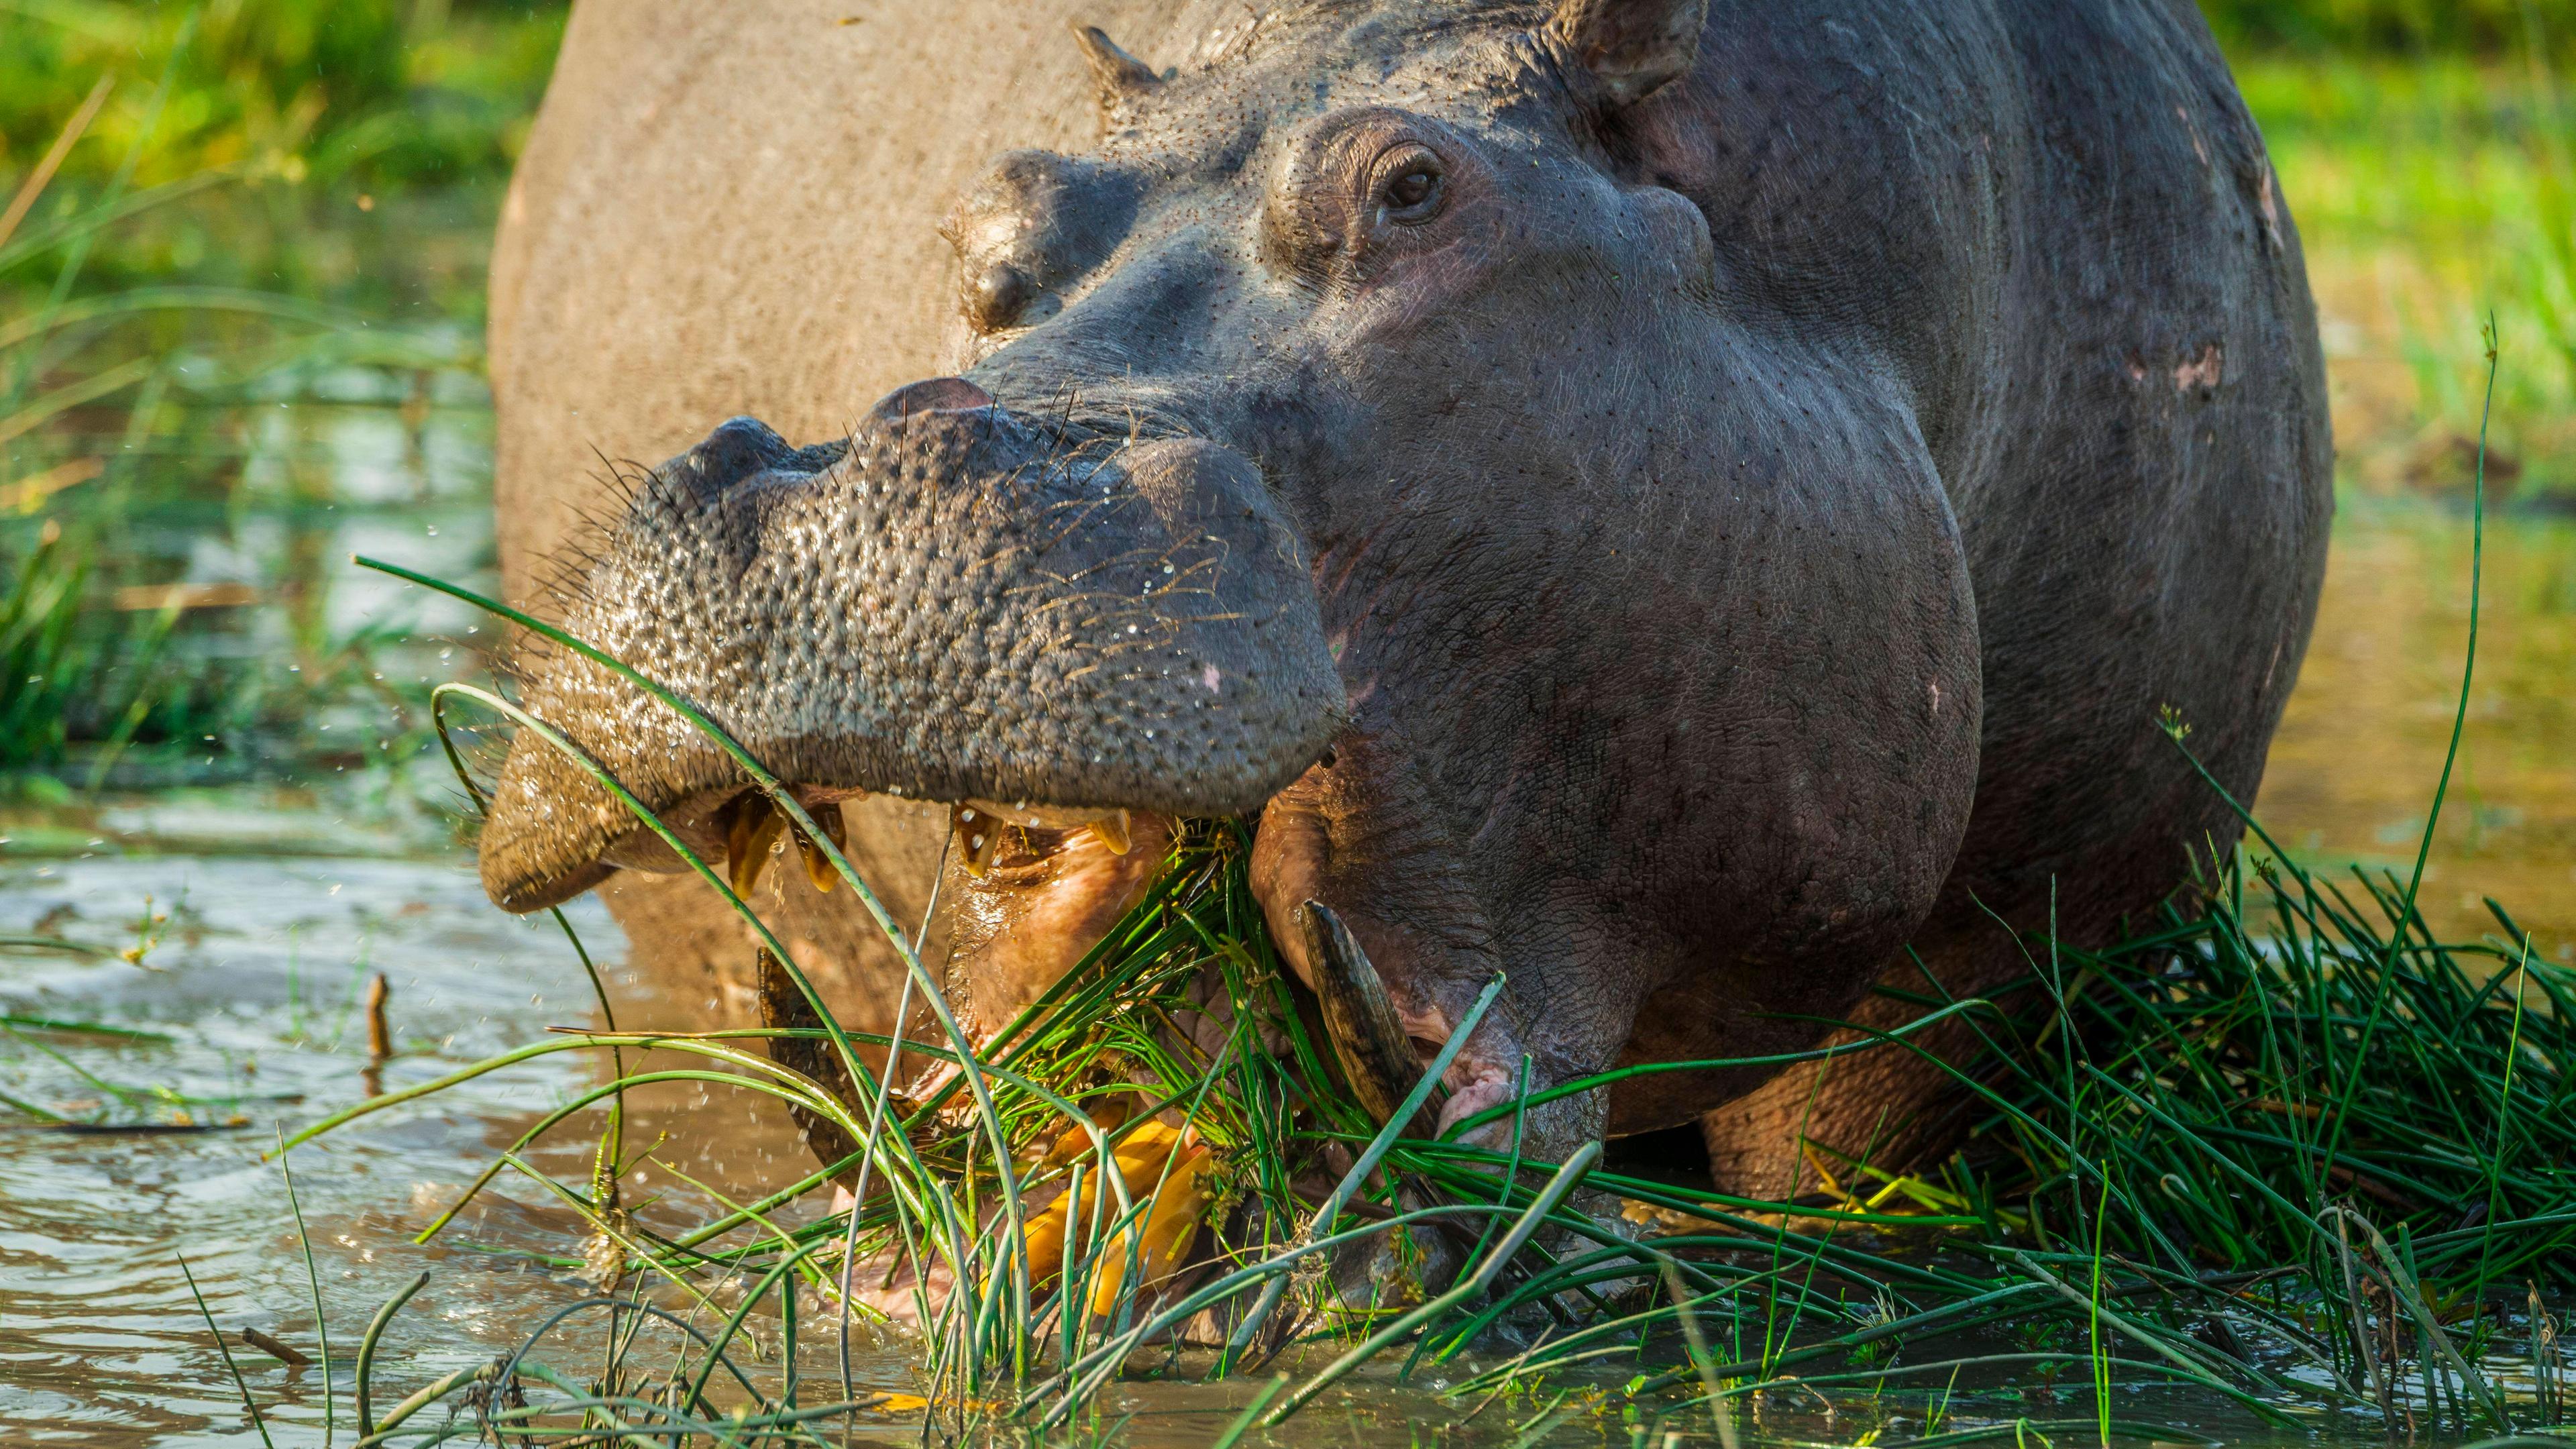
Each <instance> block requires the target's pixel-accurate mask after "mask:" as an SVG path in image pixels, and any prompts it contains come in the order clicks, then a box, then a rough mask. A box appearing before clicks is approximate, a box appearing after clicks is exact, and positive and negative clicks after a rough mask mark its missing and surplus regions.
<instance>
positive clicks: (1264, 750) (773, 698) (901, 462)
mask: <svg viewBox="0 0 2576 1449" xmlns="http://www.w3.org/2000/svg"><path fill="white" fill-rule="evenodd" d="M590 553H591V560H590V562H589V567H588V569H587V572H586V574H585V575H584V576H583V577H582V578H581V579H580V580H579V587H578V588H577V589H575V590H574V591H573V592H572V596H571V597H570V598H569V599H568V601H567V603H568V607H567V608H566V611H565V613H566V626H567V627H568V628H569V630H570V631H571V632H572V633H573V634H575V635H576V636H578V637H580V638H583V639H585V640H587V641H589V642H590V643H592V644H594V645H596V646H597V647H599V648H600V649H602V650H604V651H605V652H607V653H609V654H610V655H613V656H615V657H616V658H619V659H621V660H623V661H625V662H626V663H628V664H629V665H631V666H633V667H634V668H635V669H637V670H638V671H640V672H641V673H643V674H644V675H645V676H646V677H648V678H650V679H653V680H655V681H657V682H658V683H660V684H662V685H663V686H664V687H666V688H668V689H670V690H672V691H674V692H675V693H677V694H678V695H679V696H680V697H682V698H684V699H686V700H688V701H689V702H690V703H691V704H693V705H694V706H695V707H696V708H697V709H699V710H700V711H701V712H703V713H704V714H705V715H707V717H708V718H710V719H711V720H713V721H715V722H716V723H717V724H718V725H720V726H721V727H722V728H723V729H724V730H726V731H727V732H728V733H729V734H731V735H732V736H733V737H734V738H735V739H736V740H738V741H740V742H741V743H742V744H743V746H744V747H745V748H747V749H748V750H750V752H751V753H752V754H753V756H754V757H756V758H757V759H759V760H760V761H761V762H762V763H763V764H764V765H765V766H767V767H768V768H769V769H770V770H771V771H773V772H774V773H776V774H777V775H778V776H779V777H780V778H782V779H785V780H789V781H792V782H794V783H796V784H797V785H798V786H799V787H800V789H801V790H803V791H804V792H805V793H806V794H807V795H808V797H809V798H812V799H818V800H830V799H837V798H842V797H846V796H849V795H853V794H859V793H870V794H886V795H899V796H906V797H910V798H913V799H918V800H931V801H952V802H998V803H1000V804H1002V805H1005V806H1007V807H1010V808H1012V809H1014V810H1018V811H1023V812H1031V811H1035V810H1037V809H1038V808H1039V807H1054V808H1056V809H1057V810H1060V811H1063V812H1066V813H1067V818H1068V819H1080V818H1098V817H1100V816H1102V815H1103V814H1104V813H1106V812H1116V811H1119V810H1138V811H1152V812H1157V813H1160V814H1165V815H1228V814H1238V813H1243V812H1247V811H1251V810H1255V809H1258V808H1259V807H1260V806H1261V804H1262V803H1263V802H1264V801H1266V800H1267V799H1269V798H1270V796H1271V795H1272V794H1274V793H1276V792H1277V791H1278V790H1279V789H1281V788H1282V787H1283V786H1285V785H1286V784H1287V783H1288V782H1289V781H1291V780H1292V779H1294V778H1295V777H1296V776H1297V775H1298V773H1299V772H1301V771H1302V770H1304V769H1305V768H1306V767H1307V766H1308V765H1309V764H1311V763H1312V762H1313V761H1314V760H1315V759H1316V758H1317V756H1319V755H1320V754H1321V753H1322V752H1323V750H1324V747H1325V745H1326V742H1327V741H1328V740H1329V739H1330V738H1331V737H1332V735H1333V733H1334V732H1335V731H1336V730H1337V729H1338V728H1339V726H1340V724H1341V721H1342V718H1343V699H1342V690H1341V686H1340V683H1339V681H1338V679H1337V678H1336V676H1335V674H1334V670H1333V662H1332V658H1331V656H1330V654H1329V652H1328V651H1327V649H1326V647H1325V644H1324V638H1323V633H1322V628H1321V625H1320V623H1319V621H1318V617H1317V609H1316V601H1315V593H1314V587H1313V583H1312V580H1311V577H1310V574H1309V570H1308V566H1307V562H1306V559H1305V556H1304V551H1303V547H1302V545H1301V544H1300V542H1299V541H1298V538H1297V535H1296V532H1295V531H1294V530H1293V529H1292V528H1291V527H1289V526H1288V524H1287V522H1286V521H1285V520H1284V519H1283V518H1282V517H1280V515H1279V513H1278V511H1277V509H1276V507H1275V505H1274V504H1273V503H1272V501H1271V498H1270V494H1269V491H1268V490H1267V489H1266V488H1265V487H1264V486H1263V483H1262V480H1261V477H1260V475H1259V473H1258V471H1257V470H1256V469H1255V468H1254V467H1253V466H1252V465H1251V464H1250V463H1249V462H1248V461H1247V460H1245V459H1244V458H1242V457H1241V456H1239V455H1237V454H1235V453H1232V452H1230V451H1228V450H1226V449H1224V448H1221V447H1217V446H1215V445H1213V444H1210V443H1207V442H1203V441H1199V440H1196V439H1188V438H1168V439H1159V440H1152V441H1137V440H1132V439H1117V438H1103V437H1100V436H1098V435H1094V434H1089V433H1084V432H1080V431H1077V430H1070V429H1064V428H1057V427H1053V426H1049V425H1046V424H1043V423H1038V422H1034V421H1032V420H1030V419H1028V418H1026V417H1023V416H1021V415H1018V414H1015V413H1013V412H1011V411H1009V410H1008V409H1006V408H1004V407H1001V406H999V405H996V404H993V403H992V402H991V400H990V399H989V398H988V397H986V396H985V395H984V394H983V393H982V391H981V390H980V389H977V388H975V387H974V386H973V385H972V384H969V383H966V382H964V381H962V380H960V379H953V378H952V379H937V380H934V381H932V382H928V383H916V384H913V385H912V386H910V387H907V388H904V389H902V390H900V391H898V392H897V393H895V394H893V395H892V396H890V397H889V398H887V399H886V401H885V402H884V403H882V404H880V405H879V406H878V408H877V409H876V410H875V411H874V412H873V413H872V414H871V415H870V417H869V419H868V421H867V422H866V423H865V424H863V425H862V426H861V427H860V429H859V430H858V431H857V432H856V433H855V434H854V435H853V436H852V437H851V438H849V439H848V440H847V441H846V442H843V443H833V444H824V445H818V446H815V447H809V448H803V449H796V448H791V447H790V446H789V445H788V444H787V443H786V441H785V440H784V439H781V438H780V437H779V436H778V435H777V434H776V433H774V432H772V431H771V430H770V429H768V428H767V427H765V426H763V425H761V424H760V423H758V422H755V421H753V420H751V419H748V418H737V419H734V420H733V421H730V422H728V423H726V424H724V425H723V426H721V427H719V428H717V429H716V430H715V432H714V433H713V434H711V435H710V436H709V437H708V438H707V440H706V441H705V442H703V443H701V444H699V445H698V446H697V447H695V448H692V449H691V450H690V451H688V452H687V453H685V454H682V455H681V456H680V457H678V458H675V459H673V460H672V461H671V462H669V463H668V464H665V465H664V466H663V467H661V468H659V469H657V470H655V471H654V473H653V474H652V475H651V477H650V478H649V479H648V480H647V481H646V482H645V484H644V486H642V487H641V488H640V489H639V490H637V493H636V495H635V497H634V498H633V500H632V502H631V504H630V506H629V507H628V510H627V513H626V516H625V517H624V518H623V519H622V520H620V521H618V522H617V523H616V524H615V525H614V526H613V527H611V528H610V529H608V530H607V532H606V535H605V537H604V538H603V539H601V540H599V541H598V542H597V543H595V544H594V545H593V547H592V549H591V550H590ZM529 664H530V667H529V669H528V670H527V675H528V679H529V684H528V688H527V691H526V697H525V704H526V706H527V708H528V709H529V710H530V711H531V712H533V713H534V714H535V715H537V716H538V717H539V718H541V719H545V720H547V721H549V722H550V723H552V724H553V725H554V726H555V727H556V728H558V729H560V730H561V731H562V732H563V733H564V734H565V735H567V736H568V737H569V738H571V739H572V740H573V741H575V742H576V743H578V744H579V745H581V746H582V748H583V749H585V750H586V751H587V752H588V753H589V754H590V755H591V756H592V757H593V758H594V759H595V760H597V761H598V763H599V764H600V765H602V766H603V767H605V768H606V769H607V770H608V771H609V772H611V773H612V774H614V775H616V776H617V778H618V779H619V780H620V782H621V783H622V784H624V786H625V787H626V788H627V789H628V790H630V791H632V792H633V793H634V794H635V795H636V797H637V798H638V799H639V800H641V801H642V802H643V803H644V804H645V805H646V806H647V807H648V808H650V809H651V810H653V811H654V812H655V814H656V815H658V816H661V817H662V818H663V819H664V820H665V821H666V822H667V823H669V824H670V825H671V826H672V827H673V828H674V829H675V830H676V831H677V833H679V834H680V835H681V836H682V838H683V839H687V840H690V841H691V843H692V844H693V845H697V844H700V843H703V844H704V845H705V846H706V847H708V850H707V851H706V852H704V853H709V854H720V853H722V852H723V850H724V843H723V836H724V828H723V821H724V820H725V819H726V818H728V817H727V815H726V811H725V806H726V805H727V803H728V802H729V801H730V799H731V798H732V797H733V796H734V795H735V794H736V793H737V792H739V790H740V789H741V788H742V786H743V785H744V784H745V783H746V778H745V776H744V775H743V773H742V771H741V770H740V769H739V767H737V766H736V765H735V764H734V763H733V762H732V761H731V760H730V759H729V758H727V757H726V756H725V754H724V753H723V752H722V751H721V750H720V749H719V748H718V747H717V746H716V745H714V744H713V743H712V742H710V741H708V740H707V739H705V738H704V737H702V736H701V735H700V734H698V733H697V732H696V731H695V730H693V729H692V728H691V727H690V726H689V725H688V724H687V723H686V722H685V721H683V720H682V719H681V718H680V716H679V715H678V714H677V713H675V712H674V711H672V710H671V709H669V708H668V707H667V706H665V705H663V704H661V703H660V702H658V701H656V700H653V699H652V698H650V697H649V696H647V695H646V694H645V693H644V692H643V691H641V690H638V689H636V688H635V687H634V686H632V685H631V684H629V683H628V682H626V681H625V680H623V679H622V678H619V677H618V676H616V675H614V674H612V673H611V672H610V671H608V670H606V669H603V668H600V667H598V666H597V665H595V664H592V663H590V662H589V661H587V660H584V659H581V658H579V657H576V656H571V655H568V654H565V653H563V652H560V651H554V650H550V649H546V648H544V647H543V646H539V647H538V648H537V649H536V652H535V653H534V655H533V656H532V658H531V659H530V661H529ZM678 864H679V862H678V861H677V860H676V859H675V858H673V857H672V855H671V853H670V852H669V851H668V849H667V848H666V847H664V846H662V844H661V842H660V841H659V840H658V838H656V837H654V836H653V835H651V834H650V833H649V832H648V831H646V830H645V829H644V828H643V827H641V825H640V824H639V823H638V822H637V821H636V820H635V819H634V818H633V816H632V815H631V813H630V812H629V811H628V810H627V809H626V807H625V806H623V805H622V804H621V803H620V802H618V801H617V800H616V799H615V797H614V796H612V795H611V794H610V793H609V792H608V791H607V790H605V789H603V788H602V787H601V786H600V785H599V784H598V783H597V782H596V781H595V780H594V779H593V778H592V777H591V776H590V774H589V773H588V772H587V771H586V770H585V769H584V768H583V767H582V766H581V765H579V764H578V763H577V762H575V761H572V760H569V759H567V758H566V757H565V756H564V755H563V754H562V753H561V752H559V751H558V750H556V749H554V748H553V747H551V746H550V745H549V744H547V743H546V742H545V741H543V740H540V739H538V738H536V737H534V736H533V735H523V736H522V737H521V738H520V739H519V740H518V741H517V742H516V743H515V744H514V745H513V747H512V749H511V752H510V755H509V758H508V761H507V763H506V764H505V765H504V767H503V770H502V773H501V778H500V780H499V782H498V785H497V787H496V789H495V791H494V794H493V799H492V809H491V817H490V820H489V822H488V824H487V826H486V828H485V831H484V835H483V841H482V870H483V882H484V887H485V889H486V891H487V892H488V893H489V894H490V895H491V897H492V899H493V900H494V901H495V902H496V903H498V904H499V905H501V906H502V907H504V908H505V909H509V910H514V911H530V910H536V909H539V908H541V907H544V906H547V905H551V904H554V903H556V902H559V901H562V900H565V899H567V898H569V897H571V896H573V895H575V894H578V893H579V892H581V891H582V890H585V889H587V888H589V887H590V886H592V885H594V884H596V883H597V882H598V881H599V880H601V879H602V878H604V877H605V876H606V875H607V874H608V872H609V871H610V870H611V869H612V868H614V867H616V866H619V865H625V866H634V867H641V868H646V869H674V868H677V867H678Z"/></svg>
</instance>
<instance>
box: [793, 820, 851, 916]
mask: <svg viewBox="0 0 2576 1449" xmlns="http://www.w3.org/2000/svg"><path fill="white" fill-rule="evenodd" d="M807 813H809V814H811V815H812V816H813V817H814V823H815V824H816V825H819V826H821V827H822V829H823V835H824V837H825V838H826V839H828V840H830V841H831V842H832V848H833V849H834V850H838V851H842V852H844V853H846V852H847V851H848V849H849V846H848V845H847V843H846V842H845V841H844V839H843V837H842V834H841V807H840V806H838V805H817V806H815V807H814V808H813V809H812V810H811V811H809V812H807ZM796 851H797V853H798V854H799V855H802V856H804V857H805V878H806V879H807V880H810V881H812V882H813V883H814V889H816V890H818V891H821V892H822V893H824V894H825V895H829V894H831V891H832V883H833V882H834V881H837V880H839V879H840V878H841V873H840V872H839V871H837V870H835V869H833V868H832V858H831V857H830V856H828V855H825V854H824V853H823V848H822V847H821V846H819V845H816V844H815V843H814V842H813V841H811V840H808V839H806V838H805V834H804V832H802V831H799V832H797V835H796Z"/></svg>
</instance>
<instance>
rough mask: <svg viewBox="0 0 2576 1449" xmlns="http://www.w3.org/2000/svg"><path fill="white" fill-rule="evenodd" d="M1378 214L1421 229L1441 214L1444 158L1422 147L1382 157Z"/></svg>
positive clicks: (1406, 147)
mask: <svg viewBox="0 0 2576 1449" xmlns="http://www.w3.org/2000/svg"><path fill="white" fill-rule="evenodd" d="M1376 169H1377V178H1378V180H1377V198H1376V200H1377V205H1376V210H1377V213H1378V215H1379V216H1380V217H1381V218H1383V219H1385V220H1387V221H1392V222H1395V223H1397V224H1399V225H1402V226H1419V225H1421V224H1422V223H1424V222H1426V221H1429V220H1430V219H1431V218H1433V217H1435V216H1437V215H1439V214H1440V202H1441V185H1440V177H1441V167H1440V158H1439V157H1438V156H1436V155H1434V154H1432V152H1431V149H1430V148H1429V147H1427V146H1421V145H1411V144H1408V145H1403V146H1398V147H1396V148H1395V149H1394V150H1392V151H1389V152H1387V153H1386V155H1384V156H1382V157H1380V158H1378V164H1377V168H1376Z"/></svg>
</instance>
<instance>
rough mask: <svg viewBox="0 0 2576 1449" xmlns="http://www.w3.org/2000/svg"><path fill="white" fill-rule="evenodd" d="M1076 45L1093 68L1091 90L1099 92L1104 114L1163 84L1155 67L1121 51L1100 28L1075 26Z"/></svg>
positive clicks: (1115, 42) (1074, 38)
mask: <svg viewBox="0 0 2576 1449" xmlns="http://www.w3.org/2000/svg"><path fill="white" fill-rule="evenodd" d="M1073 43H1074V44H1075V45H1076V46H1078V47H1080V48H1081V51H1082V59H1083V62H1084V63H1085V64H1087V65H1089V66H1090V67H1091V84H1092V88H1093V89H1094V90H1096V91H1097V92H1098V93H1099V95H1100V109H1101V110H1103V111H1105V112H1114V111H1116V110H1118V109H1119V108H1120V107H1122V106H1125V105H1126V104H1127V103H1128V102H1130V101H1133V100H1135V99H1136V98H1137V97H1139V96H1142V95H1145V94H1147V93H1148V92H1150V91H1152V90H1153V89H1154V88H1156V87H1157V86H1160V85H1161V84H1162V83H1163V78H1162V77H1161V76H1158V75H1156V74H1154V68H1153V67H1152V66H1149V65H1147V64H1145V62H1143V61H1141V60H1138V59H1137V58H1136V57H1134V56H1132V55H1129V54H1128V53H1127V52H1126V51H1124V50H1121V49H1120V48H1119V47H1118V42H1117V41H1114V40H1112V39H1110V38H1109V36H1108V35H1107V34H1106V33H1105V32H1103V31H1102V30H1101V28H1100V27H1099V26H1097V25H1079V24H1077V25H1075V26H1074V27H1073Z"/></svg>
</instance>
